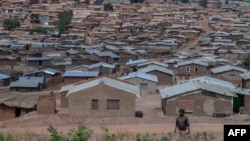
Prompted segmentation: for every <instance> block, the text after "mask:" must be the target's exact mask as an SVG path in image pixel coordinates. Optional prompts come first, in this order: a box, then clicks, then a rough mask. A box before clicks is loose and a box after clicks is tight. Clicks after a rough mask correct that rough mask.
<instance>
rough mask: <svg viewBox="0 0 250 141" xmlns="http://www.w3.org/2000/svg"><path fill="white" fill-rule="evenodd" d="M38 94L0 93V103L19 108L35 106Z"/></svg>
mask: <svg viewBox="0 0 250 141" xmlns="http://www.w3.org/2000/svg"><path fill="white" fill-rule="evenodd" d="M38 97H39V95H38V94H20V93H6V94H0V104H4V105H7V106H9V107H19V108H28V109H29V108H34V107H35V105H36V103H37V99H38Z"/></svg>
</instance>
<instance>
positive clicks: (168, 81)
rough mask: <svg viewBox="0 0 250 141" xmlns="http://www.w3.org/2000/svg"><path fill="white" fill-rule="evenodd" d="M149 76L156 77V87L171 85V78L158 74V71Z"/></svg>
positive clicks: (170, 76) (167, 75) (164, 74)
mask: <svg viewBox="0 0 250 141" xmlns="http://www.w3.org/2000/svg"><path fill="white" fill-rule="evenodd" d="M149 74H152V75H156V76H157V77H158V83H157V85H171V84H173V76H172V75H169V74H166V73H163V72H160V71H152V72H149Z"/></svg>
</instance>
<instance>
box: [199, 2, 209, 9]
mask: <svg viewBox="0 0 250 141" xmlns="http://www.w3.org/2000/svg"><path fill="white" fill-rule="evenodd" d="M207 3H208V1H207V0H199V4H200V6H202V7H204V8H207Z"/></svg>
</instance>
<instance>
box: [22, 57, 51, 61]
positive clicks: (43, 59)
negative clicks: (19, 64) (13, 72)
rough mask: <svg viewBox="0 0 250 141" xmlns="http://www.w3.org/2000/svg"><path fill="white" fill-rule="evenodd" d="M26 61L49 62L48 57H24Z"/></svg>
mask: <svg viewBox="0 0 250 141" xmlns="http://www.w3.org/2000/svg"><path fill="white" fill-rule="evenodd" d="M25 59H26V60H27V61H49V60H50V59H49V58H48V57H26V58H25Z"/></svg>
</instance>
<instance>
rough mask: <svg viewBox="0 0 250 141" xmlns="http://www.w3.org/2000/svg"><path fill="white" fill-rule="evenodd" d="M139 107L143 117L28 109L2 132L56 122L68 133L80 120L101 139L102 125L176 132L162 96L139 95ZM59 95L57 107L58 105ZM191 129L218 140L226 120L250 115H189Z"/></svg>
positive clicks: (42, 130)
mask: <svg viewBox="0 0 250 141" xmlns="http://www.w3.org/2000/svg"><path fill="white" fill-rule="evenodd" d="M136 102H137V105H136V108H137V110H142V111H144V117H143V118H91V119H79V118H71V117H69V116H68V111H67V109H61V108H58V113H57V114H56V115H37V114H36V113H35V112H33V113H29V114H27V115H25V116H22V117H20V118H16V119H13V120H9V121H6V122H1V123H0V132H4V133H14V134H27V133H34V134H42V135H48V132H47V128H48V126H49V125H53V126H54V127H56V128H57V129H58V131H59V132H62V133H67V132H68V131H69V130H71V129H73V128H76V127H77V125H79V124H84V125H86V126H89V127H90V128H91V129H93V130H94V135H93V136H92V138H91V140H93V141H96V140H98V139H97V138H99V136H100V135H101V134H102V133H103V132H102V130H101V127H102V126H104V127H107V128H108V129H109V132H110V133H127V134H136V133H148V132H150V133H157V134H161V133H168V132H173V130H174V122H175V117H166V116H163V114H162V112H161V111H160V110H159V108H160V96H159V95H148V96H146V97H140V98H138V99H137V101H136ZM59 104H60V102H59V97H58V100H57V107H59ZM189 119H190V123H191V132H192V133H195V132H197V131H199V132H203V131H206V132H208V133H213V134H214V136H215V137H216V141H222V140H223V125H224V124H250V120H249V119H250V117H249V116H246V115H234V116H231V117H226V118H213V117H193V116H189Z"/></svg>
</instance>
